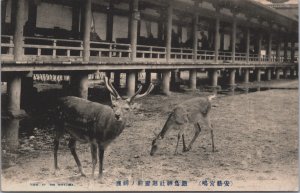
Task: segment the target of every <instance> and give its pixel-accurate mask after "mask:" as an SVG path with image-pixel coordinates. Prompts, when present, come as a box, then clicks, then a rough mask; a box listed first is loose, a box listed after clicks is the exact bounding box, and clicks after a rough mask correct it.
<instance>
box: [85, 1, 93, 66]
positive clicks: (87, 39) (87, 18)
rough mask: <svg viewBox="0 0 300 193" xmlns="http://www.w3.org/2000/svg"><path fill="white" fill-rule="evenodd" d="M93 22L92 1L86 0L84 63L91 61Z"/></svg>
mask: <svg viewBox="0 0 300 193" xmlns="http://www.w3.org/2000/svg"><path fill="white" fill-rule="evenodd" d="M91 22H92V0H86V1H85V6H84V32H83V61H84V62H88V61H89V59H90V33H91Z"/></svg>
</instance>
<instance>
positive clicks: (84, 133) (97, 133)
mask: <svg viewBox="0 0 300 193" xmlns="http://www.w3.org/2000/svg"><path fill="white" fill-rule="evenodd" d="M105 86H106V88H107V89H108V90H109V92H110V97H111V102H112V107H110V106H107V105H102V104H100V103H95V102H91V101H88V100H86V99H82V98H78V97H73V96H67V97H63V98H60V99H59V102H58V106H57V119H56V121H55V127H56V131H57V132H56V136H55V139H54V166H55V173H56V171H57V170H58V165H57V151H58V146H59V139H60V138H61V137H62V135H63V134H64V131H66V132H68V133H69V134H70V136H71V138H70V141H69V148H70V150H71V153H72V155H73V157H74V159H75V161H76V164H77V166H78V169H79V172H80V173H81V175H82V176H85V174H84V172H83V171H82V167H81V163H80V161H79V159H78V156H77V154H76V151H75V147H76V141H80V142H82V143H90V145H91V153H92V164H93V166H92V176H93V177H94V171H95V167H96V164H97V148H98V152H99V155H98V156H99V177H101V176H102V173H103V157H104V150H105V148H106V147H107V146H108V145H109V144H110V142H112V141H113V140H114V139H115V138H116V137H117V136H119V135H120V134H121V132H122V131H123V129H124V128H125V126H126V121H127V119H128V114H129V111H130V109H131V104H132V101H133V100H134V99H138V98H142V97H145V96H147V95H148V94H149V93H150V92H151V91H152V90H153V88H154V86H153V85H152V84H151V85H150V86H149V88H148V90H147V91H146V92H145V93H144V94H140V92H141V90H142V87H141V86H140V87H139V89H138V91H137V92H136V93H135V94H134V96H132V97H130V98H128V99H122V98H121V97H120V95H119V94H118V92H117V91H116V89H115V88H114V87H113V86H112V84H111V82H110V81H109V80H108V78H107V77H105Z"/></svg>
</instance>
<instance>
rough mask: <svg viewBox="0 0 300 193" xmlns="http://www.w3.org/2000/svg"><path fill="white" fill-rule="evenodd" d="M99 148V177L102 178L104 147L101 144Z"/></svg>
mask: <svg viewBox="0 0 300 193" xmlns="http://www.w3.org/2000/svg"><path fill="white" fill-rule="evenodd" d="M98 150H99V178H101V177H102V175H103V158H104V147H103V146H102V145H100V144H99V145H98Z"/></svg>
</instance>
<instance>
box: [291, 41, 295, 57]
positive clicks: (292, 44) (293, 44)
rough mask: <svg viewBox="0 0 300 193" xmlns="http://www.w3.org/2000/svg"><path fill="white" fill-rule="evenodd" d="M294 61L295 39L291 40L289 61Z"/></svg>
mask: <svg viewBox="0 0 300 193" xmlns="http://www.w3.org/2000/svg"><path fill="white" fill-rule="evenodd" d="M294 61H295V41H294V40H292V42H291V62H294Z"/></svg>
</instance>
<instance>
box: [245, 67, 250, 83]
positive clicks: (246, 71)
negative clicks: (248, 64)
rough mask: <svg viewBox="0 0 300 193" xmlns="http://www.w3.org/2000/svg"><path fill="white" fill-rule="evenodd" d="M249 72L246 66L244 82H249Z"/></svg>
mask: <svg viewBox="0 0 300 193" xmlns="http://www.w3.org/2000/svg"><path fill="white" fill-rule="evenodd" d="M249 73H250V70H249V69H248V68H246V69H245V70H244V83H246V84H247V83H249Z"/></svg>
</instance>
